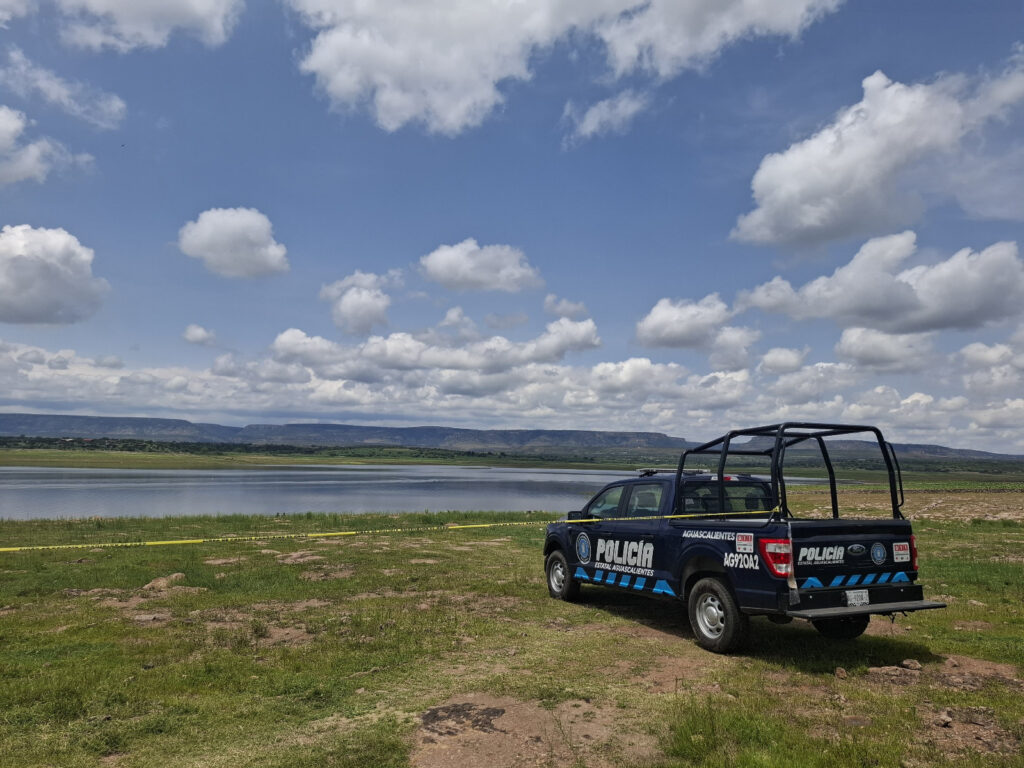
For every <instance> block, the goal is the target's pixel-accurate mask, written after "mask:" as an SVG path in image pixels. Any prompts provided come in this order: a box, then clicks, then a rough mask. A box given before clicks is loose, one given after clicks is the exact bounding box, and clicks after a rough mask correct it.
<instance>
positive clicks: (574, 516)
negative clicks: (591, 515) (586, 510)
mask: <svg viewBox="0 0 1024 768" xmlns="http://www.w3.org/2000/svg"><path fill="white" fill-rule="evenodd" d="M565 519H566V520H586V515H584V514H583V511H582V510H579V509H577V510H576V511H575V512H570V513H569V514H568V515H566V516H565Z"/></svg>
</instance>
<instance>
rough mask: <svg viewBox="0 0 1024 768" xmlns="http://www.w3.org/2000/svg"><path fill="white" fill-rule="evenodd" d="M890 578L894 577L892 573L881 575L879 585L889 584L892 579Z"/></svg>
mask: <svg viewBox="0 0 1024 768" xmlns="http://www.w3.org/2000/svg"><path fill="white" fill-rule="evenodd" d="M890 576H892V574H891V573H883V574H881V575H880V576H879V577H878V583H879V584H886V583H888V581H889V577H890Z"/></svg>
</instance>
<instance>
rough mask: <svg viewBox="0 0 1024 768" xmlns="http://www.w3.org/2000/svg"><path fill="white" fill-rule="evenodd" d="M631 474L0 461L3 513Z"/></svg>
mask: <svg viewBox="0 0 1024 768" xmlns="http://www.w3.org/2000/svg"><path fill="white" fill-rule="evenodd" d="M632 476H635V473H633V472H616V471H603V470H572V469H518V468H516V469H511V468H500V469H495V468H488V467H458V466H423V465H416V466H402V465H388V466H367V465H360V466H340V465H329V466H327V465H315V466H310V465H305V466H296V467H281V466H274V467H267V468H265V469H212V470H176V469H168V470H150V469H67V468H54V467H0V487H2V488H3V492H2V493H0V519H4V520H33V519H39V518H84V517H143V516H146V517H175V516H180V515H234V514H245V515H276V514H280V513H295V512H310V511H312V512H347V513H359V512H423V511H430V512H442V511H445V510H453V511H472V510H502V511H505V510H509V511H527V510H537V511H546V512H569V511H570V510H574V509H579V508H580V507H582V506H583V504H585V503H586V502H587V500H588V499H589V498H590V497H591V496H592V495H593V494H594V493H596V492H597V491H598V490H600V488H601V487H602V486H603V485H604V484H605V483H607V482H609V481H611V480H613V479H616V478H620V477H632Z"/></svg>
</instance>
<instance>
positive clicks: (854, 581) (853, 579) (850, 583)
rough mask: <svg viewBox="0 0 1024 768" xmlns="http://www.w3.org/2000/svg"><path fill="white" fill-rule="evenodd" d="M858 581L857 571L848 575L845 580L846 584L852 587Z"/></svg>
mask: <svg viewBox="0 0 1024 768" xmlns="http://www.w3.org/2000/svg"><path fill="white" fill-rule="evenodd" d="M858 581H860V574H859V573H855V574H853V576H851V577H850V580H849V581H848V582H846V586H848V587H852V586H854V585H855V584H856V583H857V582H858Z"/></svg>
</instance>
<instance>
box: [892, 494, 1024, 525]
mask: <svg viewBox="0 0 1024 768" xmlns="http://www.w3.org/2000/svg"><path fill="white" fill-rule="evenodd" d="M903 513H904V514H905V515H907V516H908V517H910V518H911V519H913V520H925V519H928V520H970V519H981V520H1024V493H1020V492H1019V491H1006V492H1000V493H993V492H992V491H985V492H973V491H967V492H962V493H961V492H957V493H951V492H949V491H914V492H908V493H907V502H906V505H905V506H904V507H903Z"/></svg>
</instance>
